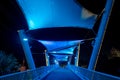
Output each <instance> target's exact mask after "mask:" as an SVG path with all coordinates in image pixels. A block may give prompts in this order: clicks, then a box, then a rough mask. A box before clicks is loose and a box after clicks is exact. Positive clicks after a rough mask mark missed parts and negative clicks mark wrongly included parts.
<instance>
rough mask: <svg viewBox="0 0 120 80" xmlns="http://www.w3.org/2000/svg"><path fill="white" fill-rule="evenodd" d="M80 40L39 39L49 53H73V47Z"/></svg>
mask: <svg viewBox="0 0 120 80" xmlns="http://www.w3.org/2000/svg"><path fill="white" fill-rule="evenodd" d="M81 41H82V40H75V41H43V40H39V42H40V43H42V44H43V45H44V46H45V47H46V49H47V52H49V53H53V54H54V53H58V54H73V51H74V49H75V47H77V46H78V44H79V43H80V42H81Z"/></svg>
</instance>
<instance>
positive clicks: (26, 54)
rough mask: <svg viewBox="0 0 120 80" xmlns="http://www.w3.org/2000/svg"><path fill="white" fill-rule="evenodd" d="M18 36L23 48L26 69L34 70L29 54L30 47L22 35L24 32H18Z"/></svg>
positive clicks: (30, 54)
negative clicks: (26, 64)
mask: <svg viewBox="0 0 120 80" xmlns="http://www.w3.org/2000/svg"><path fill="white" fill-rule="evenodd" d="M18 34H19V37H20V41H21V44H22V47H23V51H24V54H25V58H26V60H27V63H28V67H29V69H35V64H34V60H33V57H32V53H31V50H30V47H29V44H28V39H27V38H26V36H25V34H24V30H19V31H18Z"/></svg>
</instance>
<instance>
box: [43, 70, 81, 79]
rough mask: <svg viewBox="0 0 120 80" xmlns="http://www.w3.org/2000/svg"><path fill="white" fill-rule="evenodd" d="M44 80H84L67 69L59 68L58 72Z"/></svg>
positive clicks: (55, 71)
mask: <svg viewBox="0 0 120 80" xmlns="http://www.w3.org/2000/svg"><path fill="white" fill-rule="evenodd" d="M42 80H82V79H80V78H79V77H78V76H77V75H76V74H75V73H73V72H72V71H70V70H68V69H66V68H58V69H57V70H54V71H52V72H51V73H49V74H48V75H47V76H46V77H45V78H43V79H42Z"/></svg>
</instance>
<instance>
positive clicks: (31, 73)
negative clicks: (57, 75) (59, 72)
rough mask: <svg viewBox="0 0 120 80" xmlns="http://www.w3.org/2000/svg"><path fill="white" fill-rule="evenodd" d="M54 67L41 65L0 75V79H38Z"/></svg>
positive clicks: (54, 66) (54, 67)
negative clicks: (32, 68)
mask: <svg viewBox="0 0 120 80" xmlns="http://www.w3.org/2000/svg"><path fill="white" fill-rule="evenodd" d="M56 68H57V66H56V65H51V66H42V67H40V68H37V69H34V70H27V71H23V72H16V73H12V74H8V75H3V76H0V80H37V79H38V78H39V80H40V79H42V78H43V77H45V76H46V75H47V74H48V73H49V72H51V71H52V70H54V69H56ZM36 78H37V79H36Z"/></svg>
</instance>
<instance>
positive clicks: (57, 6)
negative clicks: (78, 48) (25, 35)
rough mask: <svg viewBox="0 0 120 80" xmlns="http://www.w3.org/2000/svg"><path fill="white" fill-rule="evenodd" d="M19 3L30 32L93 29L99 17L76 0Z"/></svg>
mask: <svg viewBox="0 0 120 80" xmlns="http://www.w3.org/2000/svg"><path fill="white" fill-rule="evenodd" d="M17 3H18V4H19V6H20V7H21V10H22V11H23V13H24V15H25V18H26V20H27V23H28V26H29V30H33V29H38V28H53V27H69V26H72V27H80V28H86V29H92V28H93V25H94V23H95V21H96V16H97V15H96V14H93V13H92V12H90V11H88V10H87V9H85V8H84V7H82V6H81V5H80V4H77V3H76V2H75V0H31V1H28V0H17Z"/></svg>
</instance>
